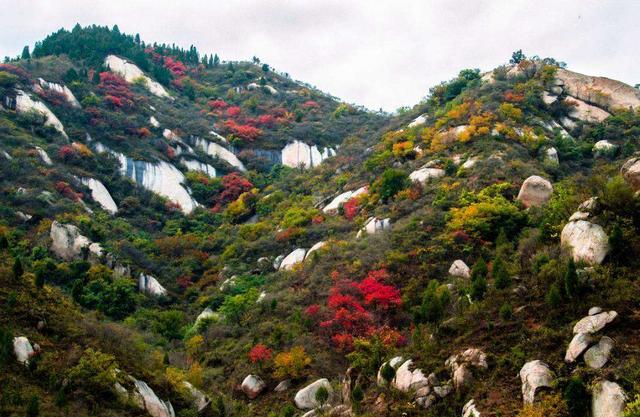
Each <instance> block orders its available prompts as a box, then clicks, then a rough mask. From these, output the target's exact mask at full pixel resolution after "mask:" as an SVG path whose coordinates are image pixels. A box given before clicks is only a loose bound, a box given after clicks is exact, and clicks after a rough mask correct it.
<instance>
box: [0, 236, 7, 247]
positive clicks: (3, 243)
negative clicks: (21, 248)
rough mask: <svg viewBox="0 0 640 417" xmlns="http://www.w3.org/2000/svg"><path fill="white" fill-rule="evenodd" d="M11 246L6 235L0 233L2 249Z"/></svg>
mask: <svg viewBox="0 0 640 417" xmlns="http://www.w3.org/2000/svg"><path fill="white" fill-rule="evenodd" d="M8 247H9V241H8V240H7V237H6V236H5V235H0V250H4V249H7V248H8Z"/></svg>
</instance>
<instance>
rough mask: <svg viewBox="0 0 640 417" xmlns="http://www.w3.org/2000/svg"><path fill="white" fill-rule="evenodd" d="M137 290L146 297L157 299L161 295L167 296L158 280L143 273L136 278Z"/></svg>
mask: <svg viewBox="0 0 640 417" xmlns="http://www.w3.org/2000/svg"><path fill="white" fill-rule="evenodd" d="M138 290H139V291H140V292H142V293H145V294H147V295H151V296H154V297H159V296H161V295H167V290H166V288H164V287H163V286H162V284H160V282H158V280H157V279H156V278H155V277H153V276H151V275H147V274H144V273H142V272H141V273H140V276H139V277H138Z"/></svg>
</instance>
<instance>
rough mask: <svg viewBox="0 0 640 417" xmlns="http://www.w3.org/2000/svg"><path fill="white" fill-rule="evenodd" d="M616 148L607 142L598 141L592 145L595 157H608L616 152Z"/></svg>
mask: <svg viewBox="0 0 640 417" xmlns="http://www.w3.org/2000/svg"><path fill="white" fill-rule="evenodd" d="M617 147H618V146H616V145H614V144H613V143H611V142H609V141H608V140H599V141H597V142H596V143H595V145H593V153H594V154H596V155H610V154H612V153H614V152H615V151H616V148H617Z"/></svg>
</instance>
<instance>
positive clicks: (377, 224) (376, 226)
mask: <svg viewBox="0 0 640 417" xmlns="http://www.w3.org/2000/svg"><path fill="white" fill-rule="evenodd" d="M385 230H391V219H389V218H386V219H382V220H380V219H378V218H377V217H369V219H368V220H367V223H366V224H365V225H364V227H363V228H362V229H361V230H360V231H358V235H357V236H356V237H362V235H363V234H364V233H366V234H368V235H374V234H376V233H379V232H383V231H385Z"/></svg>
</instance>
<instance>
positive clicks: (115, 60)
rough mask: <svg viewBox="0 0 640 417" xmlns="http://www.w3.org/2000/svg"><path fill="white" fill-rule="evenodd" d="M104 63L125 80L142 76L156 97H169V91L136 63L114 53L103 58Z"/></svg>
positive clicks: (129, 80) (132, 79)
mask: <svg viewBox="0 0 640 417" xmlns="http://www.w3.org/2000/svg"><path fill="white" fill-rule="evenodd" d="M104 65H105V66H107V67H109V68H110V69H111V71H113V72H116V73H118V74H120V75H121V76H122V78H124V79H125V80H127V82H130V83H132V82H134V81H135V80H136V79H139V78H142V79H143V80H144V81H145V85H146V87H147V89H148V90H149V92H150V93H152V94H155V95H156V96H158V97H169V93H167V90H165V89H164V87H163V86H162V85H161V84H160V83H158V82H157V81H154V80H152V79H151V78H149V77H147V76H146V75H145V74H144V72H142V70H141V69H140V68H138V67H137V65H135V64H132V63H131V62H129V61H127V60H125V59H122V58H120V57H117V56H115V55H109V56H107V57H106V58H105V60H104Z"/></svg>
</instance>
